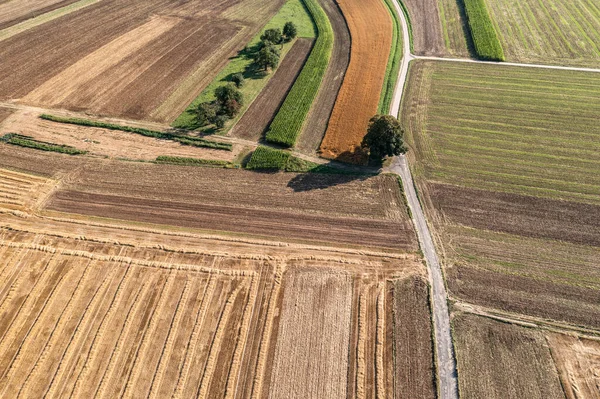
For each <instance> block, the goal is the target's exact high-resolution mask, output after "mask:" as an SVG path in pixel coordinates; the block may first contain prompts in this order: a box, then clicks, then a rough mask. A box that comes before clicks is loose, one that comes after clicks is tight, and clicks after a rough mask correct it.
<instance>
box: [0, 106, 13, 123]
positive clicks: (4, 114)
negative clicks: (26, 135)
mask: <svg viewBox="0 0 600 399" xmlns="http://www.w3.org/2000/svg"><path fill="white" fill-rule="evenodd" d="M12 113H13V110H12V109H8V108H2V107H0V126H1V124H2V122H4V120H5V119H6V118H8V117H9V116H10V115H11V114H12Z"/></svg>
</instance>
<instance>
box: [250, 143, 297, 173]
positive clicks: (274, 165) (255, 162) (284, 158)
mask: <svg viewBox="0 0 600 399" xmlns="http://www.w3.org/2000/svg"><path fill="white" fill-rule="evenodd" d="M289 158H290V153H289V152H287V151H282V150H276V149H273V148H269V147H265V146H259V147H258V148H257V149H256V150H254V152H253V153H252V157H251V158H250V161H249V162H248V164H247V165H246V168H247V169H258V170H284V169H285V166H286V165H287V162H288V160H289Z"/></svg>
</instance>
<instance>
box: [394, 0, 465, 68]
mask: <svg viewBox="0 0 600 399" xmlns="http://www.w3.org/2000/svg"><path fill="white" fill-rule="evenodd" d="M403 3H404V5H405V7H406V9H407V10H408V15H409V17H410V21H411V24H412V25H411V27H412V40H413V47H414V53H415V54H417V55H427V56H439V57H441V56H444V55H446V54H447V53H448V50H447V49H446V43H445V41H444V30H443V25H442V18H440V9H441V8H442V4H440V1H439V0H404V2H403ZM454 3H456V2H454Z"/></svg>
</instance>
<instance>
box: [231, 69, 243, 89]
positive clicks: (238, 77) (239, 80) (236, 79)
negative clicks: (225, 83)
mask: <svg viewBox="0 0 600 399" xmlns="http://www.w3.org/2000/svg"><path fill="white" fill-rule="evenodd" d="M231 81H232V82H233V84H235V87H237V88H240V87H242V86H243V85H244V82H245V81H246V79H244V74H243V73H241V72H238V73H234V74H233V75H232V76H231Z"/></svg>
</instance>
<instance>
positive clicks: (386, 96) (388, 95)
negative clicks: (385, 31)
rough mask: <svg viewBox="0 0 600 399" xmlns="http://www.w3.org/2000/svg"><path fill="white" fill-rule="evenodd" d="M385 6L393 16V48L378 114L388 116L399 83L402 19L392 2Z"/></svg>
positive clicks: (389, 0) (386, 0)
mask: <svg viewBox="0 0 600 399" xmlns="http://www.w3.org/2000/svg"><path fill="white" fill-rule="evenodd" d="M385 5H386V7H387V9H388V10H389V12H390V15H391V16H392V23H393V24H394V31H393V36H392V48H391V50H390V56H389V58H388V65H387V68H386V70H385V80H384V82H383V89H382V90H381V97H380V99H379V107H378V112H379V113H380V114H387V113H388V111H389V109H390V104H391V103H392V97H393V96H394V88H395V87H396V81H398V71H399V69H400V61H401V59H402V32H401V29H402V28H401V25H400V21H399V18H400V17H399V16H398V15H397V14H396V9H395V8H394V5H393V4H392V2H391V0H385Z"/></svg>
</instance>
